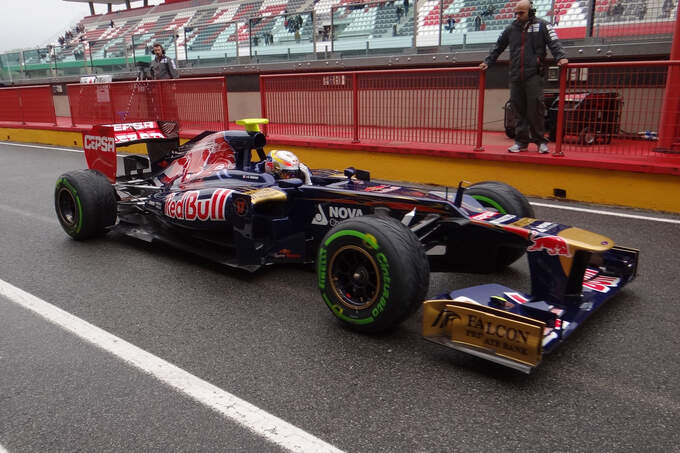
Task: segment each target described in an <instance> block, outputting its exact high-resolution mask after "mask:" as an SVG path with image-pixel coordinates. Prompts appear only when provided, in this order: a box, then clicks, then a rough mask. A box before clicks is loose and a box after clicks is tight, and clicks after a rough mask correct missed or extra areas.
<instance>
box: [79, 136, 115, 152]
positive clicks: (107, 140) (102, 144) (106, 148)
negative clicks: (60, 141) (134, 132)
mask: <svg viewBox="0 0 680 453" xmlns="http://www.w3.org/2000/svg"><path fill="white" fill-rule="evenodd" d="M83 147H84V148H85V149H93V150H97V151H101V152H103V153H113V152H115V151H116V143H115V142H114V141H113V137H99V136H96V135H86V136H85V143H83Z"/></svg>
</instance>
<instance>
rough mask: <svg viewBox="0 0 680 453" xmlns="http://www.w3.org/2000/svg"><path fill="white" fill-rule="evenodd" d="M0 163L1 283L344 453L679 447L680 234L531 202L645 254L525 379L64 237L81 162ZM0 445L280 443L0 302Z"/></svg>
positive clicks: (1, 155) (505, 278)
mask: <svg viewBox="0 0 680 453" xmlns="http://www.w3.org/2000/svg"><path fill="white" fill-rule="evenodd" d="M0 162H2V165H0V256H1V259H0V279H2V280H4V281H6V282H9V283H11V284H12V285H15V286H17V287H19V288H21V289H23V290H24V291H27V292H29V293H31V294H34V295H35V296H37V297H40V298H42V299H44V300H45V301H47V302H49V303H51V304H54V305H56V306H58V307H60V308H62V309H63V310H66V311H68V312H69V313H71V314H73V315H75V316H78V317H80V318H82V319H84V320H86V321H88V322H90V323H92V324H94V325H96V326H98V327H100V328H102V329H104V330H106V331H108V332H110V333H112V334H114V335H117V336H119V337H121V338H123V339H125V340H126V341H128V342H130V343H132V344H134V345H136V346H138V347H140V348H142V349H144V350H146V351H148V352H151V353H152V354H155V355H157V356H159V357H161V358H163V359H165V360H167V361H169V362H171V363H173V364H175V365H177V366H179V367H180V368H183V369H184V370H186V371H188V372H190V373H192V374H194V375H196V376H198V377H200V378H202V379H204V380H206V381H208V382H210V383H212V384H214V385H216V386H218V387H220V388H222V389H224V390H226V391H228V392H231V393H233V394H235V395H236V396H238V397H240V398H242V399H244V400H246V401H248V402H250V403H252V404H254V405H256V406H258V407H259V408H261V409H263V410H265V411H267V412H269V413H271V414H274V415H276V416H278V417H280V418H282V419H284V420H286V421H287V422H289V423H292V424H294V425H296V426H297V427H299V428H301V429H303V430H305V431H307V432H309V433H311V434H313V435H315V436H317V437H319V438H321V439H323V440H325V441H326V442H329V443H330V444H333V445H335V446H336V447H338V448H340V449H344V450H347V451H357V452H358V451H362V452H363V451H390V452H392V451H418V452H424V451H433V452H436V451H484V450H500V451H518V450H523V451H547V450H552V451H574V450H579V451H638V450H640V449H644V450H645V451H677V444H678V431H679V430H680V390H679V389H680V386H679V385H678V383H677V376H679V375H680V333H679V330H678V325H680V304H678V303H677V301H676V299H677V294H678V293H679V292H680V291H679V290H680V283H678V271H677V270H678V264H679V260H678V253H679V252H680V249H679V248H678V246H677V245H676V241H677V238H678V237H680V234H679V233H680V225H678V224H670V223H659V222H650V221H646V220H638V219H621V218H617V217H610V216H602V215H597V214H589V213H580V212H571V211H564V210H558V209H551V208H545V207H538V208H536V213H537V217H538V218H543V219H546V220H550V221H556V222H561V223H565V224H569V225H576V226H580V227H583V228H586V229H589V230H592V231H595V232H599V233H603V234H606V235H608V236H610V237H611V238H612V239H614V240H615V241H616V242H617V243H620V244H621V245H626V246H630V247H635V248H639V249H640V250H641V262H640V267H639V276H638V278H637V280H635V281H634V282H633V283H631V285H630V286H629V287H627V288H625V289H624V290H623V291H622V292H621V293H620V294H619V295H618V296H617V297H616V298H614V299H613V300H611V301H610V302H609V303H608V304H607V305H605V306H604V307H603V308H602V309H601V310H600V311H599V312H598V313H596V314H595V315H593V317H592V318H591V319H590V320H589V321H588V322H587V323H586V325H584V326H583V327H582V328H581V330H580V331H577V332H576V333H575V334H574V335H573V336H572V338H570V341H569V342H568V343H566V344H565V345H563V346H562V347H561V348H560V349H558V350H557V351H556V352H555V353H554V354H552V355H549V356H547V357H545V358H544V360H543V363H542V364H541V365H540V367H539V368H538V369H537V370H536V371H535V372H534V373H533V374H532V375H529V376H526V375H524V374H521V373H517V372H514V371H512V370H507V369H505V368H503V367H501V366H498V365H495V364H492V363H488V362H486V361H483V360H480V359H477V358H474V357H470V356H467V355H464V354H462V353H459V352H456V351H453V350H449V349H445V348H443V347H441V346H438V345H434V344H430V343H427V342H425V341H423V340H422V339H421V337H420V334H419V324H420V316H421V313H420V312H419V313H418V314H417V315H416V316H414V317H413V318H411V319H409V320H408V321H407V322H405V323H404V324H403V326H401V327H400V328H398V329H397V330H395V331H394V332H391V333H389V334H384V335H379V336H366V335H359V334H356V333H354V332H352V331H350V330H347V329H345V328H343V327H342V326H340V325H339V324H338V323H337V322H336V321H335V320H334V319H333V318H332V316H331V314H330V313H329V312H328V309H327V308H326V307H325V305H324V304H323V302H322V301H321V299H320V297H319V294H318V290H317V288H316V285H315V275H314V273H313V269H311V268H307V267H304V266H277V267H271V268H268V269H265V270H263V271H261V272H258V273H256V274H252V275H251V274H247V273H244V272H239V271H234V270H230V269H225V268H222V267H219V266H215V265H212V264H209V263H203V262H201V261H200V260H198V259H195V258H192V257H189V256H186V255H184V254H182V253H178V252H175V251H173V250H169V249H167V248H163V247H158V246H147V245H145V244H141V243H139V242H136V241H132V240H129V239H126V238H123V237H120V236H116V235H109V236H107V237H106V238H104V239H99V240H95V241H91V242H87V243H80V242H76V241H73V240H70V239H69V238H68V237H67V236H66V235H65V233H64V232H63V231H62V230H61V228H60V226H59V224H58V222H57V220H56V217H55V214H54V208H53V188H54V183H55V181H56V178H57V176H59V174H61V173H62V172H64V171H68V170H72V169H77V168H84V167H85V166H86V165H85V161H84V157H83V155H82V154H79V153H71V152H62V151H56V150H46V149H39V148H28V147H19V146H14V145H4V144H3V145H0ZM631 178H632V179H633V180H634V176H631ZM456 182H457V181H453V180H452V181H451V183H452V185H453V184H455V183H456ZM603 183H604V182H603ZM631 187H632V190H634V183H633V181H632V183H631ZM664 196H677V195H670V194H665V195H664ZM540 201H544V200H540ZM550 203H553V204H560V203H558V202H554V201H551V202H550ZM568 205H569V206H575V205H576V204H574V203H568ZM588 207H592V206H588ZM596 208H600V209H607V210H609V211H615V212H623V213H633V214H638V215H640V214H642V215H645V214H649V215H651V216H653V217H664V218H669V219H676V220H677V219H680V216H675V215H669V214H660V213H656V212H651V213H649V212H644V211H638V210H629V209H620V208H602V207H596ZM528 277H529V272H528V268H527V264H526V260H524V259H523V260H520V261H519V262H517V263H515V264H514V265H513V266H511V267H510V268H509V269H507V270H505V271H503V272H501V273H498V274H494V275H491V276H476V275H465V274H443V273H435V274H432V276H431V283H430V290H429V295H430V296H434V295H436V294H439V293H442V292H444V291H447V290H451V289H455V288H460V287H466V286H470V285H475V284H481V283H486V282H489V281H494V282H498V283H501V284H505V285H507V286H510V287H513V288H517V289H519V290H528V288H529V280H528ZM0 445H2V446H4V447H6V448H7V449H8V450H9V451H10V452H19V451H48V450H49V451H73V450H82V451H113V450H116V451H275V450H277V447H275V446H273V445H271V444H268V443H266V442H265V441H263V440H262V439H260V438H259V437H257V436H254V435H252V434H251V433H250V432H248V431H246V430H244V429H242V428H241V427H240V426H238V425H236V424H234V423H231V422H229V421H228V420H225V419H224V418H222V417H221V416H220V415H218V414H216V413H214V412H212V411H210V410H209V409H206V408H205V407H203V406H201V405H200V404H199V403H196V402H194V401H193V400H190V399H188V398H187V397H185V396H184V395H182V394H181V393H179V392H177V391H174V390H172V389H170V388H169V387H166V386H165V385H163V384H161V383H159V382H158V381H155V380H154V379H153V378H151V377H149V376H147V375H145V374H144V373H142V372H140V371H138V370H136V369H133V368H131V367H129V366H128V365H126V364H125V363H123V362H122V361H120V360H118V359H117V358H115V357H113V356H111V355H109V354H107V353H104V352H102V351H100V350H98V349H97V348H95V347H93V346H90V345H88V344H86V343H84V342H83V341H81V340H79V339H78V338H76V337H74V336H73V335H71V334H69V333H67V332H65V331H63V330H61V329H60V328H58V327H56V326H54V325H51V324H49V323H47V322H45V321H44V320H42V319H41V318H38V317H36V316H35V315H33V314H32V313H29V312H27V311H25V310H24V309H22V308H20V307H18V306H16V305H13V304H12V303H10V302H8V301H6V300H0Z"/></svg>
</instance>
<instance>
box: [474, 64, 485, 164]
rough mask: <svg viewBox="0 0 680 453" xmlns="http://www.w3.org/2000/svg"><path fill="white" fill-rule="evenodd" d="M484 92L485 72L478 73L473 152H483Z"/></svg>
mask: <svg viewBox="0 0 680 453" xmlns="http://www.w3.org/2000/svg"><path fill="white" fill-rule="evenodd" d="M485 91H486V71H481V70H480V71H479V95H478V96H477V144H476V146H475V149H474V150H475V151H479V152H481V151H484V146H483V145H482V136H483V129H484V93H485Z"/></svg>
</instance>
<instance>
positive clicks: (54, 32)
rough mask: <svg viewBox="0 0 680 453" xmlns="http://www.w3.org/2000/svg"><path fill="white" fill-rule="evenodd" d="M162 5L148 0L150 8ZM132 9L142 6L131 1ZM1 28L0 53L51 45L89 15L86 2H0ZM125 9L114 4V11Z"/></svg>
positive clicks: (100, 10)
mask: <svg viewBox="0 0 680 453" xmlns="http://www.w3.org/2000/svg"><path fill="white" fill-rule="evenodd" d="M159 3H163V1H162V0H149V5H157V4H159ZM131 4H132V5H131V6H132V7H133V8H135V7H139V6H142V5H143V4H144V3H143V2H142V1H141V0H132V1H131ZM0 5H2V6H0V13H1V14H2V18H3V20H2V27H0V52H7V51H9V50H16V49H35V48H36V47H44V46H45V45H47V44H49V43H54V42H56V40H57V37H59V36H60V35H63V34H64V32H65V31H66V30H67V29H68V28H69V27H71V26H73V25H75V24H76V23H77V22H78V21H80V20H81V19H82V18H83V17H86V16H89V15H90V6H89V5H88V4H87V2H82V3H81V2H67V1H64V0H0ZM94 9H95V13H96V14H104V13H106V11H107V6H106V5H105V4H95V5H94ZM119 9H125V3H123V4H122V5H113V10H114V11H117V10H119Z"/></svg>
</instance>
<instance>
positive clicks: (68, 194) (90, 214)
mask: <svg viewBox="0 0 680 453" xmlns="http://www.w3.org/2000/svg"><path fill="white" fill-rule="evenodd" d="M54 208H55V210H56V211H57V218H58V219H59V223H60V224H61V226H62V228H63V229H64V231H66V233H67V234H68V235H69V236H71V237H72V238H73V239H77V240H85V239H90V238H93V237H97V236H102V235H104V234H106V231H107V228H108V227H110V226H111V225H113V224H115V223H116V193H115V191H114V189H113V186H112V185H111V184H110V183H109V181H108V179H106V177H105V176H104V175H103V174H101V173H100V172H98V171H95V170H76V171H70V172H68V173H64V174H63V175H61V176H60V177H59V179H57V185H56V187H55V189H54Z"/></svg>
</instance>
